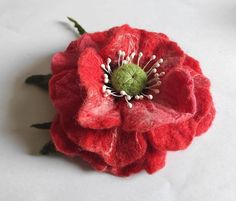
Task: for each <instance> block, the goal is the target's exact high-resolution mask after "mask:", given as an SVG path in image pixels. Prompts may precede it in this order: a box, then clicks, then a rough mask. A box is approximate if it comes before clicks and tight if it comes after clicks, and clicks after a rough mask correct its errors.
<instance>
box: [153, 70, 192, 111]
mask: <svg viewBox="0 0 236 201" xmlns="http://www.w3.org/2000/svg"><path fill="white" fill-rule="evenodd" d="M160 91H161V92H160V94H158V95H157V96H155V100H156V101H157V102H159V103H162V104H163V105H167V106H169V107H170V108H173V109H175V110H176V111H178V112H183V113H191V114H194V113H195V111H196V99H195V95H194V82H193V79H192V77H191V75H190V74H189V72H188V71H186V70H182V69H180V68H175V69H172V70H171V71H169V72H168V73H167V74H166V75H165V76H164V78H163V79H162V85H161V87H160ZM183 103H184V104H183Z"/></svg>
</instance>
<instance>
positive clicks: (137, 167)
mask: <svg viewBox="0 0 236 201" xmlns="http://www.w3.org/2000/svg"><path fill="white" fill-rule="evenodd" d="M144 161H145V158H144V157H142V158H141V159H138V160H137V161H135V162H134V163H131V164H130V165H127V166H125V167H122V168H117V167H109V168H108V169H107V171H108V172H111V173H112V174H114V175H116V176H121V177H127V176H130V175H131V174H135V173H138V172H140V171H141V170H143V165H144Z"/></svg>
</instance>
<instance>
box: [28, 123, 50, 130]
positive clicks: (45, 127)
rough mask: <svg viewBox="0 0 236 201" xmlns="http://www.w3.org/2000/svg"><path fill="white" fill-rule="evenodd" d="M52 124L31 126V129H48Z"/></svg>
mask: <svg viewBox="0 0 236 201" xmlns="http://www.w3.org/2000/svg"><path fill="white" fill-rule="evenodd" d="M51 124H52V122H45V123H40V124H32V125H31V127H33V128H38V129H50V127H51Z"/></svg>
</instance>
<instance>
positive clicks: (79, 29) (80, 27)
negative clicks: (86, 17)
mask: <svg viewBox="0 0 236 201" xmlns="http://www.w3.org/2000/svg"><path fill="white" fill-rule="evenodd" d="M67 19H68V20H70V21H71V22H72V23H73V24H74V27H75V28H76V29H77V30H78V32H79V34H80V35H82V34H84V33H86V31H85V30H84V28H83V27H82V26H81V25H80V24H79V23H78V22H77V21H76V20H74V19H73V18H71V17H67Z"/></svg>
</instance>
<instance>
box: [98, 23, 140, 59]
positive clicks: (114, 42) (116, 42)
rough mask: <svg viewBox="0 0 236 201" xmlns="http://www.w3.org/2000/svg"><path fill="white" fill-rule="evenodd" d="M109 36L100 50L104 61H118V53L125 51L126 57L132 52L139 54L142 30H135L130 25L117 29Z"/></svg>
mask: <svg viewBox="0 0 236 201" xmlns="http://www.w3.org/2000/svg"><path fill="white" fill-rule="evenodd" d="M111 31H112V33H111V34H109V36H110V37H109V38H107V42H106V44H105V46H104V47H103V48H102V49H101V50H100V52H99V53H100V54H101V55H102V56H103V58H104V59H107V58H108V57H109V58H112V59H113V61H116V59H117V58H118V54H117V53H118V51H119V50H122V51H125V53H126V55H129V54H131V53H132V52H134V51H135V52H137V50H138V46H139V40H140V30H139V29H133V28H131V27H130V26H129V25H126V24H125V25H123V26H120V27H115V28H113V29H112V30H111Z"/></svg>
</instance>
